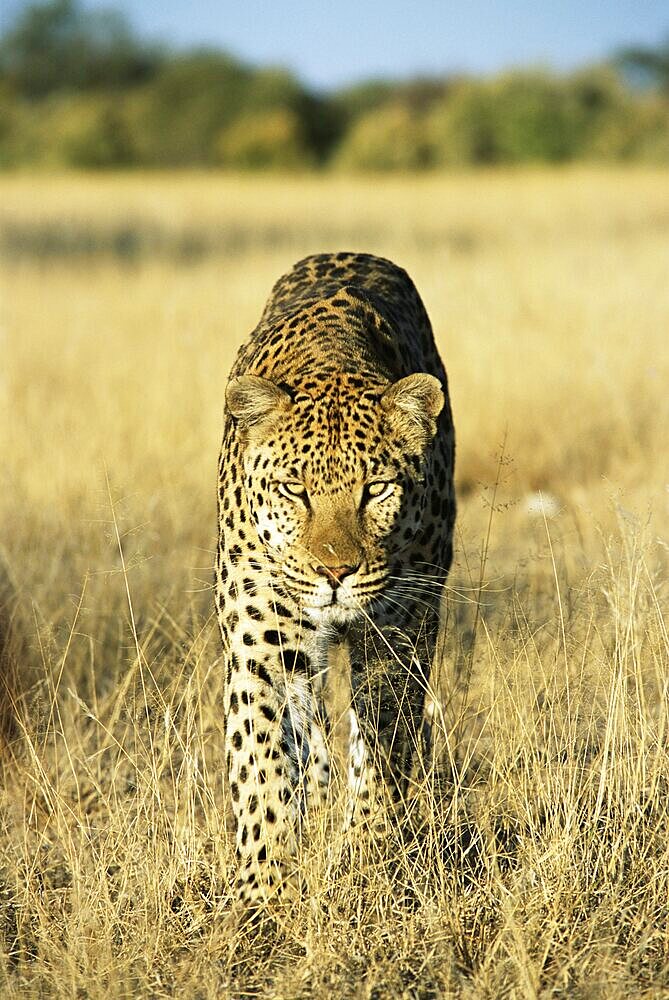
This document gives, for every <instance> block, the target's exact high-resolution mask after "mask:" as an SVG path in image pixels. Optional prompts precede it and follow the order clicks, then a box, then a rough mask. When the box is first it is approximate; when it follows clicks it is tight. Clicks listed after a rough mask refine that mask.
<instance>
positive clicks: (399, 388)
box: [381, 372, 445, 450]
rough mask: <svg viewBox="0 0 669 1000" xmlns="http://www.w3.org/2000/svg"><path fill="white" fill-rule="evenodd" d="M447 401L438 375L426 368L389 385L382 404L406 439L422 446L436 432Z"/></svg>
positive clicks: (391, 420) (415, 445)
mask: <svg viewBox="0 0 669 1000" xmlns="http://www.w3.org/2000/svg"><path fill="white" fill-rule="evenodd" d="M444 401H445V400H444V392H443V390H442V388H441V382H440V381H439V379H438V378H435V377H434V375H428V374H427V372H418V373H417V374H415V375H407V376H406V378H401V379H400V380H399V382H394V383H393V385H391V386H390V388H388V389H386V391H385V392H384V394H383V396H382V397H381V406H382V407H383V409H384V410H385V411H386V412H387V414H388V417H389V419H390V422H391V424H392V425H393V426H394V429H395V430H397V431H398V432H399V433H400V434H401V435H402V437H403V438H404V439H405V440H406V441H407V443H408V444H410V445H412V446H414V447H417V448H418V449H419V450H422V449H423V448H425V447H426V446H427V444H428V442H429V441H430V440H431V439H432V438H433V437H434V435H435V434H436V431H437V417H438V416H439V414H440V413H441V411H442V409H443V407H444Z"/></svg>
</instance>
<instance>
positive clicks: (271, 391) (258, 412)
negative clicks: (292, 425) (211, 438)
mask: <svg viewBox="0 0 669 1000" xmlns="http://www.w3.org/2000/svg"><path fill="white" fill-rule="evenodd" d="M225 402H226V404H227V407H228V410H229V411H230V413H231V414H232V416H233V417H234V418H235V420H236V421H237V423H238V424H239V427H240V428H241V430H242V431H243V432H244V433H245V434H247V435H253V434H256V433H258V432H261V433H264V432H266V431H267V430H268V429H269V427H272V426H274V424H275V423H276V422H277V420H278V419H279V417H280V416H281V414H282V413H285V412H286V411H287V410H288V408H289V407H290V406H291V405H292V400H291V398H290V395H289V394H288V393H287V392H286V390H285V389H282V388H281V386H278V385H277V384H276V382H270V380H269V379H267V378H260V376H259V375H238V376H237V377H236V378H231V379H230V381H229V382H228V387H227V389H226V390H225Z"/></svg>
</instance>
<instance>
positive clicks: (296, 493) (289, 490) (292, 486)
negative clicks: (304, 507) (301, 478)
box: [277, 480, 307, 500]
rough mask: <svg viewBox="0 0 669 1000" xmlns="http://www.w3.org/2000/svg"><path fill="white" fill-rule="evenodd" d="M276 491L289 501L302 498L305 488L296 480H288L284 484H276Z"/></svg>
mask: <svg viewBox="0 0 669 1000" xmlns="http://www.w3.org/2000/svg"><path fill="white" fill-rule="evenodd" d="M277 489H278V490H279V493H281V494H282V495H283V496H284V497H288V499H289V500H296V499H299V498H300V497H304V496H305V495H306V492H307V488H306V486H305V485H304V483H300V482H298V481H297V480H288V482H285V483H277Z"/></svg>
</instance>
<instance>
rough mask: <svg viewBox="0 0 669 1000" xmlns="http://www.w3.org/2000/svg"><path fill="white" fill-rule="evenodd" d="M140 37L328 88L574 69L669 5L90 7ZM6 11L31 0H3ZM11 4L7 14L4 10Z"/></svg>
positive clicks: (187, 3) (649, 37)
mask: <svg viewBox="0 0 669 1000" xmlns="http://www.w3.org/2000/svg"><path fill="white" fill-rule="evenodd" d="M83 2H84V5H85V6H86V7H91V8H95V7H110V6H112V7H116V8H117V9H120V10H122V11H124V12H125V14H126V15H127V16H128V18H129V20H130V22H131V23H132V24H133V26H134V27H135V28H136V29H137V30H138V31H139V32H141V33H142V34H143V35H145V36H148V37H150V38H154V39H157V40H160V41H163V42H167V43H169V44H171V45H174V46H177V47H181V46H191V45H195V44H209V45H214V46H217V47H220V48H224V49H227V50H228V51H230V52H232V53H234V54H236V55H238V56H240V57H242V58H244V59H247V60H248V61H250V62H253V63H262V64H266V63H272V64H274V65H283V66H287V67H289V68H291V69H293V70H294V71H295V72H296V73H297V74H298V75H299V76H300V77H301V78H302V79H303V80H304V81H306V82H307V83H309V84H311V85H312V86H316V87H320V88H328V87H334V86H339V85H341V84H345V83H349V82H351V81H354V80H359V79H361V78H365V77H367V78H368V77H373V76H393V77H406V76H410V75H414V74H421V73H437V74H440V73H450V72H454V71H458V70H460V71H469V72H473V73H489V72H494V71H496V70H499V69H503V68H506V67H509V66H518V65H528V64H530V65H549V66H552V67H554V68H556V69H559V70H566V69H571V68H573V67H575V66H579V65H581V64H583V63H586V62H592V61H596V60H598V59H602V58H604V57H605V56H607V55H608V54H610V53H611V52H612V51H613V50H615V49H616V48H618V47H619V46H621V45H625V44H628V43H630V42H639V43H645V44H656V43H658V42H659V41H660V40H661V39H662V38H663V37H666V36H667V34H669V2H668V0H560V2H556V0H458V2H455V0H441V2H440V0H333V2H331V0H311V2H308V0H292V2H291V0H264V2H260V0H233V2H230V0H226V2H224V0H116V2H111V3H110V2H109V0H83ZM0 5H1V6H3V7H5V12H7V11H8V10H16V9H17V8H18V7H20V6H22V5H24V0H0ZM5 5H8V6H5Z"/></svg>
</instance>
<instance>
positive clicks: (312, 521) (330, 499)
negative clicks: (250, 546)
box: [226, 373, 444, 623]
mask: <svg viewBox="0 0 669 1000" xmlns="http://www.w3.org/2000/svg"><path fill="white" fill-rule="evenodd" d="M226 402H227V407H228V410H229V412H230V414H231V416H232V418H233V421H234V424H235V434H236V435H237V437H238V440H239V444H240V448H241V453H242V456H243V464H244V476H245V483H244V486H245V491H246V500H247V504H248V508H249V511H250V514H251V517H252V519H253V522H254V524H255V527H256V531H257V533H258V537H259V539H260V542H261V543H262V546H263V547H264V548H265V549H266V551H267V552H268V553H270V554H271V556H272V559H273V562H274V563H278V564H279V566H280V568H281V572H282V576H283V583H284V585H285V587H286V589H287V590H288V592H289V593H290V594H291V595H292V596H293V598H294V599H295V600H296V601H297V602H298V603H299V605H300V606H301V607H302V608H303V610H304V611H305V612H306V613H307V614H308V615H309V616H310V617H311V618H312V619H313V620H314V621H319V622H331V623H343V622H348V621H351V620H353V619H355V618H356V617H359V616H360V615H363V614H364V613H365V611H366V609H367V608H368V607H369V606H371V605H372V604H373V602H374V601H375V600H376V599H378V598H379V597H380V596H381V595H382V594H383V592H384V589H386V588H387V587H388V585H389V580H390V579H391V578H392V577H393V575H394V574H397V573H398V572H401V567H402V554H403V553H404V552H405V551H406V550H408V549H410V548H411V547H412V545H413V544H414V543H415V541H416V539H417V537H418V536H421V535H422V533H423V532H424V530H425V529H426V519H425V510H426V506H427V504H428V500H429V496H430V488H431V479H432V464H433V463H432V451H433V449H432V445H433V440H434V436H435V433H436V428H437V418H438V417H439V414H440V412H441V410H442V407H443V405H444V394H443V391H442V387H441V384H440V382H439V380H438V379H437V378H435V377H434V376H433V375H428V374H426V373H416V374H413V375H408V376H407V377H405V378H402V379H400V380H399V381H397V382H394V383H391V384H388V383H385V384H383V383H379V382H378V381H373V380H371V379H363V378H361V377H360V376H357V375H355V376H354V375H346V374H337V375H333V374H331V373H328V374H324V375H322V376H320V377H314V376H311V377H309V376H305V377H303V378H302V379H301V380H300V382H299V383H296V384H292V385H290V386H289V385H285V384H277V383H276V382H274V381H271V380H269V379H266V378H261V377H259V376H256V375H242V376H238V377H237V378H233V379H231V381H230V383H229V384H228V389H227V393H226Z"/></svg>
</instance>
